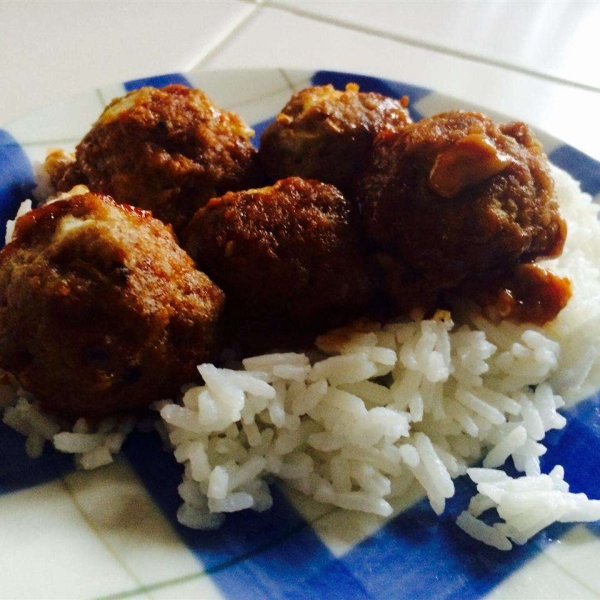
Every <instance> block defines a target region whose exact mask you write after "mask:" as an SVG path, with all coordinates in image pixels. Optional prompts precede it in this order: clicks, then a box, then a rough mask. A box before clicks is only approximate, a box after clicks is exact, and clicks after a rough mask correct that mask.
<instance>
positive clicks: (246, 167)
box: [58, 85, 257, 232]
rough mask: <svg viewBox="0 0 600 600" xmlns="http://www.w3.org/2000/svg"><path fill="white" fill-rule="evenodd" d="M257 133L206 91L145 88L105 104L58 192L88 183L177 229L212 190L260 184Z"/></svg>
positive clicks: (216, 194) (96, 190) (215, 192)
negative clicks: (217, 102) (253, 139)
mask: <svg viewBox="0 0 600 600" xmlns="http://www.w3.org/2000/svg"><path fill="white" fill-rule="evenodd" d="M253 134H254V132H253V131H252V130H251V129H250V128H249V127H248V126H247V125H246V124H245V123H244V122H243V121H242V120H241V118H240V117H239V116H238V115H236V114H234V113H231V112H227V111H225V110H222V109H220V108H218V107H217V106H215V105H214V104H213V103H212V102H211V101H210V100H209V99H208V98H207V97H206V95H205V94H204V93H203V92H201V91H200V90H196V89H191V88H187V87H185V86H183V85H169V86H166V87H164V88H162V89H157V88H152V87H144V88H141V89H139V90H135V91H133V92H130V93H129V94H127V95H126V96H123V97H122V98H116V99H115V100H113V101H112V102H111V103H110V104H109V105H108V106H107V108H106V109H105V110H104V112H103V113H102V115H101V116H100V118H99V119H98V121H96V123H95V124H94V126H93V127H92V129H91V130H90V131H89V132H88V134H87V135H86V136H85V137H84V138H83V140H82V141H81V142H80V144H79V145H78V146H77V150H76V161H75V163H74V164H73V165H72V167H70V168H69V169H67V171H66V173H65V175H64V181H60V182H59V183H58V190H59V191H66V190H67V189H70V188H71V187H72V185H73V184H74V183H84V184H86V185H87V186H88V187H89V188H90V189H91V190H92V191H94V192H98V193H101V194H108V195H111V196H113V197H114V198H115V199H116V200H117V201H118V202H121V203H123V204H131V205H134V206H140V207H142V208H144V209H147V210H150V211H152V213H153V215H154V216H155V217H156V218H158V219H160V220H162V221H164V222H165V223H171V224H172V225H173V227H174V228H175V231H176V232H178V231H179V230H180V228H181V227H182V225H183V224H185V223H187V221H188V220H189V218H190V217H191V216H192V215H193V214H194V213H195V212H196V210H197V209H198V208H199V207H201V206H203V205H204V204H205V203H206V202H207V201H208V200H209V199H210V198H212V197H213V196H218V195H221V194H223V193H224V192H226V191H228V190H239V189H243V188H245V187H248V186H249V185H255V183H256V177H257V159H256V150H255V149H254V148H253V146H252V144H251V142H250V137H251V136H252V135H253Z"/></svg>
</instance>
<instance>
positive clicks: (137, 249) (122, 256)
mask: <svg viewBox="0 0 600 600" xmlns="http://www.w3.org/2000/svg"><path fill="white" fill-rule="evenodd" d="M223 304H224V295H223V292H222V291H221V290H220V289H219V288H218V287H217V286H216V285H215V284H214V283H212V282H211V280H210V279H209V278H208V277H207V276H206V275H204V274H203V273H201V272H200V271H197V270H196V269H195V267H194V263H193V261H192V259H191V258H190V257H189V256H188V255H187V254H186V253H185V252H184V251H183V250H182V249H181V248H179V246H177V244H176V243H175V239H174V237H173V235H172V233H171V231H170V228H169V227H167V226H165V225H164V224H163V223H161V222H160V221H158V220H156V219H153V218H152V216H151V215H150V213H148V212H146V211H143V210H140V209H137V208H133V207H129V206H122V205H118V204H116V203H115V202H114V201H113V200H112V199H110V198H108V197H103V196H99V195H96V194H93V193H87V194H83V195H78V196H73V197H71V198H69V199H67V200H58V201H56V202H54V203H51V204H47V205H46V206H44V207H42V208H39V209H36V210H33V211H31V212H29V213H27V214H26V215H24V216H23V217H21V218H20V219H18V220H17V223H16V229H15V234H14V237H13V240H12V242H11V243H9V244H8V245H7V246H5V247H4V248H3V250H2V251H1V252H0V368H2V369H5V370H6V371H9V372H11V373H12V374H13V375H14V376H15V377H16V378H17V380H18V381H19V382H20V383H21V385H22V386H23V387H24V388H25V389H27V390H28V391H30V392H32V393H33V394H34V395H35V396H36V397H37V398H38V399H39V401H40V402H41V404H42V406H43V408H45V409H46V410H49V411H53V412H58V413H60V414H64V415H66V416H73V417H74V416H81V415H89V416H100V415H105V414H108V413H112V412H116V411H129V410H135V409H141V408H144V407H146V406H148V404H150V403H151V402H152V401H154V400H159V399H161V398H165V397H172V396H173V394H176V393H177V392H178V390H179V386H180V385H181V384H182V383H184V382H185V381H190V380H192V379H193V378H194V376H195V375H196V371H195V367H196V365H197V364H199V363H201V362H203V361H206V360H210V359H211V358H212V357H213V356H214V352H215V350H216V349H217V326H218V323H219V317H220V314H221V312H222V308H223Z"/></svg>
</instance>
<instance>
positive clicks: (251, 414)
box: [159, 169, 600, 550]
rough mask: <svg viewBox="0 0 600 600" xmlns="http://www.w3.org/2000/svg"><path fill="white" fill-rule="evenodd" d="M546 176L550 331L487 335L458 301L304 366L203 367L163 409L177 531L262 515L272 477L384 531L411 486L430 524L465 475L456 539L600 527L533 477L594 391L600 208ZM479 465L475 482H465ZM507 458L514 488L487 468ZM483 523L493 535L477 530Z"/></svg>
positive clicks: (339, 343) (490, 329) (562, 177)
mask: <svg viewBox="0 0 600 600" xmlns="http://www.w3.org/2000/svg"><path fill="white" fill-rule="evenodd" d="M553 174H554V176H555V179H556V182H557V189H558V195H559V201H560V204H561V210H562V214H563V215H564V216H565V218H566V220H567V222H568V227H569V236H568V240H567V244H566V246H565V250H564V253H563V255H562V256H561V257H560V258H558V259H555V260H552V261H547V262H546V263H544V264H545V265H546V266H548V267H550V268H552V269H553V270H554V271H555V272H557V273H558V274H560V275H567V276H569V277H570V278H571V280H572V283H573V289H574V294H573V298H572V299H571V301H570V302H569V305H568V306H567V308H565V309H564V310H563V311H562V312H561V314H560V315H559V317H558V318H557V319H556V320H555V321H554V322H553V323H551V324H549V325H548V326H546V327H544V328H539V327H533V326H526V325H524V326H519V325H515V324H514V323H509V322H502V323H499V324H494V323H491V322H490V321H488V320H486V319H485V318H484V317H483V316H482V315H481V314H480V313H479V312H478V311H477V310H476V309H474V307H472V306H468V305H467V304H466V303H464V304H461V305H457V306H456V309H455V311H454V314H453V315H452V317H451V316H450V315H449V314H448V313H444V312H439V313H438V314H437V315H436V317H435V318H434V319H431V320H427V321H417V322H401V323H394V324H389V325H386V326H383V327H382V326H380V325H378V324H369V325H366V326H365V325H364V324H362V325H360V326H357V327H355V328H351V327H349V328H346V329H345V330H340V331H336V332H332V333H330V334H328V335H325V336H322V337H320V338H319V339H318V340H317V347H318V349H319V350H320V351H321V356H320V357H318V358H316V359H314V358H313V360H310V359H309V357H308V356H306V355H304V354H271V355H265V356H258V357H253V358H249V359H246V360H244V361H243V365H242V366H241V367H240V370H238V371H235V370H229V369H218V368H216V367H214V366H213V365H201V366H200V367H199V371H200V373H201V375H202V376H203V379H204V385H200V386H197V387H193V388H191V389H188V391H187V392H186V394H185V397H184V402H183V403H184V406H183V407H182V406H179V405H177V404H173V403H169V404H164V403H163V404H162V405H161V406H160V407H159V408H160V414H161V416H162V419H163V421H164V423H165V425H166V431H167V433H168V436H169V439H170V442H171V444H172V446H173V448H174V452H175V457H176V459H177V460H178V461H179V462H180V463H182V464H183V465H184V467H185V469H184V471H185V472H184V478H183V483H182V485H181V487H180V495H181V497H182V499H183V501H184V503H183V505H182V508H181V510H180V512H179V519H180V521H181V522H182V523H184V524H185V525H189V526H190V527H196V528H200V529H212V528H214V527H217V526H218V525H219V524H220V523H221V522H222V520H223V515H224V513H226V512H233V511H235V510H245V509H247V508H252V509H254V510H259V511H260V510H265V509H266V508H268V507H269V506H270V503H271V500H270V495H269V491H268V486H267V484H268V483H269V482H271V481H272V480H273V479H274V478H277V479H278V480H279V481H282V482H284V483H285V484H287V485H289V486H291V487H293V488H295V489H297V490H300V491H301V492H302V493H303V494H306V495H307V496H310V497H312V498H313V499H315V500H317V501H319V502H326V503H328V504H332V505H335V506H339V507H342V508H345V509H350V510H359V511H364V512H370V513H374V514H378V515H381V516H383V517H386V516H389V515H390V514H391V513H392V506H391V504H390V501H391V500H392V499H393V498H394V497H395V494H396V493H397V491H400V492H403V491H405V490H406V489H407V487H408V485H409V484H408V483H407V482H410V481H412V482H413V483H412V485H417V486H420V487H421V488H422V490H423V492H424V493H425V494H426V495H427V497H428V499H429V501H430V503H431V506H432V508H433V509H434V510H435V512H436V513H438V514H440V513H442V512H443V511H444V509H445V503H446V500H447V499H448V498H451V497H452V496H453V495H454V493H455V487H454V481H453V479H454V478H456V477H458V476H460V475H464V474H465V473H468V474H469V476H470V477H471V478H472V479H473V480H474V481H475V482H476V483H477V484H478V492H479V493H478V494H477V495H476V496H475V497H474V498H473V499H472V500H471V504H470V506H469V509H468V510H467V511H464V512H463V513H462V514H461V515H460V516H459V518H458V521H457V522H458V525H459V527H461V528H462V529H463V530H464V531H466V532H467V533H469V534H470V535H472V536H473V537H474V538H476V539H478V540H480V541H482V542H484V543H487V544H489V545H492V546H495V547H496V548H499V549H501V550H509V549H510V548H511V547H512V544H513V543H517V544H521V543H524V542H525V541H526V540H527V539H529V538H530V537H532V536H533V535H535V534H536V533H538V532H539V531H540V530H541V529H543V528H544V527H546V526H548V525H549V524H551V523H552V522H555V521H569V520H596V519H600V501H597V500H588V499H587V498H586V497H585V496H584V495H583V494H571V493H570V492H569V491H568V485H567V484H566V483H565V482H564V480H563V473H562V470H561V469H560V468H556V469H554V470H553V471H552V473H550V474H549V475H543V474H541V469H540V460H539V457H540V456H541V455H543V454H544V452H545V451H546V449H545V447H544V446H543V444H541V443H540V442H541V441H542V440H543V438H544V435H545V433H546V432H547V431H549V430H550V429H560V428H562V427H564V425H565V423H566V421H565V419H564V417H563V416H562V415H560V414H559V413H558V412H557V411H558V409H560V408H561V407H562V406H564V404H565V401H564V400H563V397H564V399H565V400H567V401H568V402H570V403H573V402H575V401H577V400H579V399H581V398H582V397H583V396H584V395H585V394H587V393H589V392H590V391H592V390H594V389H596V388H597V387H598V386H599V385H600V359H599V357H598V356H599V351H600V302H599V300H600V270H599V268H598V266H599V265H598V259H597V257H598V256H600V224H598V221H597V213H598V207H597V206H596V205H595V204H593V203H592V201H591V198H590V197H589V196H588V195H586V194H582V193H581V191H580V190H579V188H578V185H577V184H576V182H574V181H573V180H572V179H571V177H570V176H569V175H567V174H566V173H564V172H563V171H560V170H559V169H554V173H553ZM453 319H455V320H456V323H455V322H453ZM311 356H313V355H312V354H311ZM384 376H385V377H384ZM382 377H384V378H383V379H380V378H382ZM481 458H483V465H484V468H481V469H469V468H468V467H469V465H470V464H472V463H474V462H476V461H477V460H480V459H481ZM509 458H510V459H512V461H513V463H514V465H515V467H516V468H517V470H519V471H521V472H522V473H524V475H523V476H522V477H518V478H515V479H511V478H509V477H508V476H507V475H506V474H505V473H503V472H502V471H498V470H497V467H501V466H502V465H503V464H504V463H505V462H506V461H507V460H508V459H509ZM488 510H495V511H496V513H497V515H498V519H499V521H498V522H497V523H495V524H494V525H488V524H486V523H485V522H483V521H481V520H480V519H479V518H478V517H479V516H480V515H481V514H482V513H483V512H485V511H488Z"/></svg>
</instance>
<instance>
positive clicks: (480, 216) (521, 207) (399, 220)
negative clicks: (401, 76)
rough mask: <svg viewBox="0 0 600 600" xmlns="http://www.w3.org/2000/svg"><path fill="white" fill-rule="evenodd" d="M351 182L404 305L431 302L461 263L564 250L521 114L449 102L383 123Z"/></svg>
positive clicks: (474, 265)
mask: <svg viewBox="0 0 600 600" xmlns="http://www.w3.org/2000/svg"><path fill="white" fill-rule="evenodd" d="M357 187H358V189H357V199H358V202H359V204H360V206H361V209H362V215H363V226H364V229H365V231H366V235H367V238H368V240H369V241H370V242H371V244H372V245H373V246H374V248H375V250H376V251H377V252H378V253H379V259H380V262H381V264H382V266H383V267H384V269H385V270H386V272H387V284H388V288H389V291H390V292H391V294H392V295H393V296H394V297H395V299H396V300H397V302H398V304H399V306H400V307H401V308H402V309H403V310H406V309H410V308H411V305H412V306H413V307H415V306H419V305H421V306H423V305H428V304H431V303H432V302H435V298H436V295H437V292H438V291H439V290H441V289H445V288H450V287H453V286H455V285H456V284H458V283H460V282H461V281H462V280H464V279H465V277H466V276H467V275H468V274H469V273H472V272H478V271H485V270H488V269H496V268H503V269H506V268H508V267H510V266H511V265H514V264H516V263H517V262H525V261H531V260H535V259H537V258H540V257H550V256H557V255H558V254H560V252H561V251H562V247H563V243H564V240H565V235H566V225H565V222H564V220H563V219H562V218H561V216H560V214H559V211H558V205H557V203H556V201H555V198H554V184H553V181H552V178H551V177H550V174H549V171H548V163H547V159H546V157H545V156H544V154H543V152H542V148H541V146H540V144H539V143H538V142H537V141H536V140H535V138H534V136H533V134H532V133H531V131H530V130H529V129H528V128H527V126H526V125H524V124H522V123H509V124H506V125H497V124H495V123H494V122H493V121H491V120H490V119H488V118H487V117H485V116H483V115H481V114H478V113H472V112H461V111H454V112H447V113H442V114H439V115H436V116H433V117H431V118H427V119H423V120H421V121H419V122H418V123H414V124H412V125H409V126H407V127H406V128H405V129H404V131H402V132H400V133H389V132H386V133H382V134H381V135H379V136H378V138H377V140H376V142H375V145H374V150H373V154H372V157H371V163H370V166H369V168H368V170H367V172H366V174H365V175H364V177H363V178H362V180H361V181H360V182H359V184H358V186H357Z"/></svg>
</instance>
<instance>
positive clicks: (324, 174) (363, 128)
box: [259, 84, 410, 191]
mask: <svg viewBox="0 0 600 600" xmlns="http://www.w3.org/2000/svg"><path fill="white" fill-rule="evenodd" d="M407 103H408V102H407V99H406V98H404V99H402V100H394V99H393V98H388V97H386V96H382V95H381V94H377V93H374V92H368V93H366V92H360V91H359V88H358V86H357V85H356V84H348V86H346V89H345V90H344V91H340V90H336V89H334V87H333V86H332V85H325V86H315V87H311V88H306V89H304V90H302V91H300V92H298V93H296V94H294V95H293V96H292V98H291V99H290V101H289V102H288V103H287V104H286V105H285V107H284V108H283V110H282V111H281V112H280V113H279V114H278V115H277V117H276V119H275V121H274V122H273V123H271V125H269V126H268V127H267V128H266V129H265V131H264V132H263V134H262V136H261V140H260V150H259V156H260V159H261V164H262V166H263V168H264V171H265V173H266V175H267V176H268V177H269V178H270V179H271V180H272V181H275V180H277V179H282V178H284V177H289V176H291V175H298V176H299V177H304V178H309V179H317V180H319V181H324V182H326V183H331V184H333V185H335V186H337V187H339V188H340V189H342V190H344V191H348V189H349V188H350V187H351V183H352V180H353V178H354V176H355V174H356V171H357V170H359V169H360V168H361V167H362V163H363V161H364V159H365V157H366V155H367V154H368V152H369V150H370V149H371V144H372V142H373V138H374V137H375V135H376V134H377V133H378V132H379V131H382V130H384V129H393V130H396V129H400V128H402V127H403V126H404V125H406V123H409V122H410V117H409V115H408V111H407V109H406V106H407Z"/></svg>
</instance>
